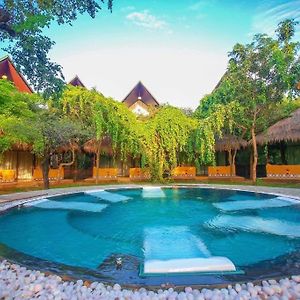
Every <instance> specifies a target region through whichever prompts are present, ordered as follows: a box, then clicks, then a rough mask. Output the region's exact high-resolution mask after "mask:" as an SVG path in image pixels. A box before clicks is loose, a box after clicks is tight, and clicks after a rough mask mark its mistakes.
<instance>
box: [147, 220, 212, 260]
mask: <svg viewBox="0 0 300 300" xmlns="http://www.w3.org/2000/svg"><path fill="white" fill-rule="evenodd" d="M144 256H145V259H146V260H152V259H174V258H196V257H209V256H210V252H209V250H208V249H207V247H206V245H205V244H204V242H203V241H202V240H201V239H200V238H198V237H196V236H195V235H193V234H192V233H191V232H190V231H189V228H188V227H186V226H171V227H164V226H162V227H152V228H147V229H145V230H144Z"/></svg>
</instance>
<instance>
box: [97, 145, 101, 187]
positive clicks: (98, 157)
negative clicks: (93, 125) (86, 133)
mask: <svg viewBox="0 0 300 300" xmlns="http://www.w3.org/2000/svg"><path fill="white" fill-rule="evenodd" d="M100 145H101V142H98V148H97V154H96V155H97V157H96V184H98V182H99V167H100Z"/></svg>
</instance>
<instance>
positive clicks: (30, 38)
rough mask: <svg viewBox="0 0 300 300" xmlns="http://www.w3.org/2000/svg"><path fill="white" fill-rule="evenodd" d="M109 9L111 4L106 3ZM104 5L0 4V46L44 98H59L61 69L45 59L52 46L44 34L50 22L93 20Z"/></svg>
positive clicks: (90, 1)
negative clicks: (85, 17)
mask: <svg viewBox="0 0 300 300" xmlns="http://www.w3.org/2000/svg"><path fill="white" fill-rule="evenodd" d="M105 2H106V3H107V6H108V8H109V9H110V10H111V9H112V0H108V1H105ZM102 3H104V1H96V0H87V1H82V0H75V1H74V0H64V1H53V0H51V1H44V0H34V1H26V0H16V1H14V0H5V1H2V2H1V3H0V43H1V42H3V41H4V42H5V44H8V45H9V46H8V47H7V48H5V49H3V50H5V51H7V52H8V53H10V54H11V55H12V57H13V59H14V62H15V63H16V65H17V68H18V69H19V70H20V71H21V72H22V73H23V74H24V75H25V76H26V77H27V78H28V80H29V82H30V84H31V85H32V86H33V87H34V89H35V90H36V91H37V92H39V93H44V97H46V98H49V97H50V96H51V97H55V98H59V96H60V93H61V92H62V89H63V86H64V76H63V74H62V68H61V66H60V65H58V64H56V63H55V62H51V60H50V59H49V57H48V54H49V51H50V49H51V48H52V46H53V45H54V44H55V43H54V42H53V41H52V40H51V39H50V38H49V37H47V36H45V35H44V34H43V29H44V28H45V27H49V26H50V24H51V22H53V21H54V22H57V23H58V24H63V23H67V24H70V25H71V24H72V22H73V21H74V20H76V18H77V16H78V14H83V13H88V14H89V15H90V16H91V17H93V18H94V17H95V15H96V13H97V12H98V11H99V10H100V9H101V4H102Z"/></svg>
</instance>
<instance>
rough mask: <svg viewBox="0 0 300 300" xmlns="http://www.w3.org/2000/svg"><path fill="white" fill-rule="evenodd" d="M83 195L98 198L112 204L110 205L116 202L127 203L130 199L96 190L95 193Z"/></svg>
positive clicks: (90, 192) (89, 192)
mask: <svg viewBox="0 0 300 300" xmlns="http://www.w3.org/2000/svg"><path fill="white" fill-rule="evenodd" d="M85 194H88V195H91V196H94V197H97V198H100V199H102V200H105V201H108V202H112V203H117V202H122V201H127V200H130V199H132V198H130V197H127V196H124V195H121V194H117V193H110V192H107V191H105V190H96V191H87V192H85Z"/></svg>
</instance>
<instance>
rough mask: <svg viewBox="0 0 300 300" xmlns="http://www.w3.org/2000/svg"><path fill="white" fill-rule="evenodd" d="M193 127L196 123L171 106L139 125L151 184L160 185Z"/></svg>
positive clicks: (165, 107) (175, 161)
mask: <svg viewBox="0 0 300 300" xmlns="http://www.w3.org/2000/svg"><path fill="white" fill-rule="evenodd" d="M196 125H197V122H196V120H194V119H192V118H190V117H188V116H187V115H186V114H184V113H183V112H182V111H181V110H180V109H178V108H175V107H172V106H164V107H162V108H160V109H159V110H158V111H157V112H156V114H155V115H154V116H153V117H152V118H151V119H149V120H148V121H147V122H145V123H143V124H140V125H139V127H140V130H139V140H140V142H141V144H142V149H143V152H142V153H143V156H144V157H143V161H144V163H145V165H147V166H148V167H149V168H150V173H151V177H152V180H155V181H161V180H162V179H163V173H164V172H166V171H167V172H170V171H171V169H172V168H174V167H176V166H177V164H178V157H179V154H180V152H183V151H184V149H185V147H186V146H187V143H188V140H189V136H190V133H191V131H192V130H193V129H195V128H196Z"/></svg>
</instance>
